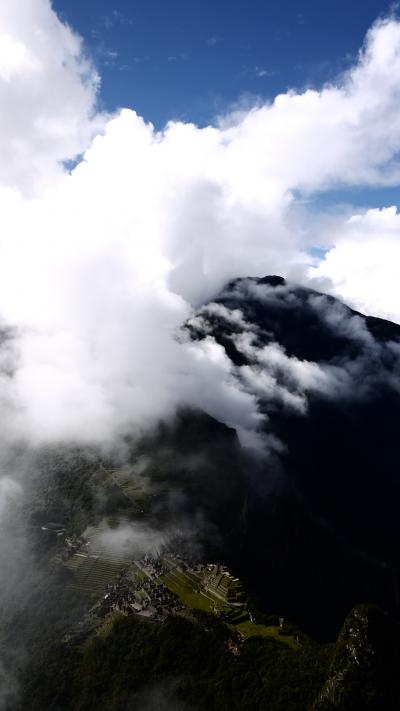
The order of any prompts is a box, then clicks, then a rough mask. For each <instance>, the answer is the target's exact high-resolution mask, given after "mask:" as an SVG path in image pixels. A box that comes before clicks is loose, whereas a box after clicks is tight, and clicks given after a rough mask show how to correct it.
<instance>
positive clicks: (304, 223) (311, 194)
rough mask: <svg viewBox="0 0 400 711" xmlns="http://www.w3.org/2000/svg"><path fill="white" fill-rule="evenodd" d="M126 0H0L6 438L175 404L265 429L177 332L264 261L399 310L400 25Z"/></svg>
mask: <svg viewBox="0 0 400 711" xmlns="http://www.w3.org/2000/svg"><path fill="white" fill-rule="evenodd" d="M129 7H130V10H131V12H129V11H128V10H129V8H128V6H126V5H125V6H122V5H121V6H116V5H115V4H113V5H112V6H110V5H102V4H101V3H99V2H96V3H95V2H93V3H89V2H88V3H85V4H82V3H80V4H78V3H73V2H68V3H64V4H63V5H60V4H59V3H58V2H57V3H54V4H53V5H52V4H51V3H50V2H49V0H14V1H13V3H9V2H8V0H0V106H1V107H2V111H1V112H0V323H1V326H2V328H3V329H7V332H8V334H9V338H8V340H7V341H6V343H5V344H4V345H3V348H2V349H1V351H0V386H1V387H0V392H1V393H2V397H0V414H1V417H2V421H3V422H5V423H6V425H5V426H4V428H3V431H2V435H1V436H2V438H3V439H5V440H7V441H11V442H12V441H15V440H16V439H17V440H18V439H19V438H21V437H22V438H27V439H28V440H30V441H32V442H34V443H36V444H37V443H40V442H42V441H59V440H60V439H61V440H65V439H66V440H68V441H71V440H73V441H75V440H79V441H97V442H98V441H101V442H105V441H106V440H113V439H115V437H117V436H118V435H119V434H121V433H126V432H127V431H128V432H131V431H132V430H135V428H136V429H140V428H141V427H145V426H147V425H148V424H151V423H154V422H155V421H157V419H159V418H164V417H170V416H171V415H173V414H174V412H176V410H177V409H178V408H179V407H181V406H182V405H185V406H195V407H200V408H201V409H203V410H205V411H206V412H208V413H209V414H210V415H212V416H214V417H216V418H217V419H219V420H221V421H223V422H226V423H227V424H229V425H230V426H232V427H235V428H236V430H237V431H238V433H239V435H240V437H241V440H242V441H243V442H245V443H246V444H247V445H249V446H250V445H251V446H252V445H254V446H258V445H257V442H258V434H259V425H260V418H261V415H260V412H259V409H258V404H257V394H256V391H255V390H254V389H253V390H252V389H249V388H248V387H247V385H246V383H245V382H244V381H243V379H241V378H240V377H238V373H236V372H233V370H232V364H231V363H230V361H229V359H228V358H227V357H226V354H225V353H224V351H223V349H221V348H220V347H219V346H218V344H217V343H216V342H215V341H214V340H213V339H212V338H211V337H209V338H206V339H205V340H204V341H203V342H201V343H197V344H194V343H191V342H188V341H187V340H186V341H185V339H184V337H183V336H182V332H181V331H180V328H181V326H182V324H183V323H184V322H185V321H186V320H187V319H188V318H190V317H191V316H192V315H193V312H194V311H195V310H196V309H198V308H199V307H201V305H202V304H204V303H206V302H208V301H209V300H212V299H213V298H214V297H215V296H216V294H218V293H219V291H220V290H221V289H222V288H223V287H224V285H225V284H226V283H227V282H228V281H229V280H230V279H232V278H235V277H240V276H264V275H265V274H274V273H275V274H280V275H282V276H284V277H286V278H288V279H289V280H290V281H291V282H293V283H301V284H305V285H307V286H310V287H312V288H315V289H317V290H320V291H322V292H324V293H329V294H332V295H334V296H336V297H338V298H340V299H342V300H343V301H344V302H346V303H347V304H348V305H350V306H352V307H354V308H356V309H358V310H359V311H361V312H364V313H367V314H371V315H375V316H380V317H383V318H389V319H392V320H394V321H397V322H400V300H399V298H398V296H399V287H398V284H399V276H400V274H399V265H400V214H399V213H398V211H397V203H398V201H397V194H398V188H399V185H400V160H399V156H400V21H399V19H398V16H397V15H396V12H395V10H391V11H390V12H388V11H387V8H386V6H385V5H378V4H376V3H372V2H370V3H368V2H365V3H362V4H361V5H360V8H357V12H356V11H352V10H349V9H348V8H347V7H346V6H345V5H344V3H339V2H336V3H332V4H330V3H328V2H324V3H319V4H316V3H315V4H313V3H307V8H306V9H304V10H302V9H300V10H299V7H298V6H295V5H294V4H290V3H284V2H280V3H279V4H278V3H270V4H269V5H268V6H266V5H265V3H263V4H261V3H260V4H257V3H253V4H251V3H250V4H249V3H246V7H245V6H244V4H243V5H242V4H240V3H236V4H234V5H233V6H231V5H230V6H229V7H228V6H224V5H223V4H221V3H218V9H215V8H214V9H213V8H211V9H210V8H207V5H204V4H202V5H201V6H198V7H197V6H196V8H197V9H196V12H191V13H190V15H188V11H187V4H185V5H183V3H182V5H179V4H177V3H175V4H174V3H169V4H168V5H166V4H163V5H162V14H161V15H158V14H157V12H156V8H154V6H151V4H150V3H147V4H146V5H145V4H142V5H139V4H136V5H135V6H134V10H135V11H134V12H133V11H132V7H133V6H132V5H129ZM266 7H267V8H269V9H268V11H267V10H266V9H265V8H266ZM321 7H323V9H324V12H323V13H322V12H321ZM313 8H314V9H313ZM167 10H168V12H167ZM208 10H209V11H208ZM196 13H197V14H196ZM216 13H217V14H216ZM110 53H111V54H110ZM135 57H137V58H138V60H140V61H135V59H134V58H135ZM146 57H149V59H146ZM216 58H218V61H216ZM121 67H126V68H122V69H121ZM257 74H258V75H259V76H257ZM288 87H289V88H288ZM269 355H270V357H272V355H271V354H269ZM296 367H297V366H296Z"/></svg>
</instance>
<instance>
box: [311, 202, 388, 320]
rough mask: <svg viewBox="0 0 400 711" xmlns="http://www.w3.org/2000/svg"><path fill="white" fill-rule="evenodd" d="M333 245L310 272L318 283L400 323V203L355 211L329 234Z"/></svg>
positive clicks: (365, 310)
mask: <svg viewBox="0 0 400 711" xmlns="http://www.w3.org/2000/svg"><path fill="white" fill-rule="evenodd" d="M330 237H331V240H332V243H333V244H334V247H332V249H331V250H329V252H327V254H326V255H325V258H324V259H323V261H322V262H321V263H320V264H319V265H318V266H317V267H314V268H312V269H310V271H309V277H310V278H311V279H312V280H315V285H316V287H317V288H318V287H320V288H321V289H322V290H323V291H329V292H331V293H332V294H334V295H336V296H340V297H341V298H342V299H344V301H346V302H347V303H348V304H349V305H351V306H353V307H354V308H356V309H358V310H360V311H361V312H363V313H366V314H370V315H374V316H381V317H382V318H388V319H390V320H393V321H396V322H397V323H400V298H399V290H400V215H399V214H398V212H397V210H396V208H395V207H389V208H384V209H382V210H368V211H367V212H366V213H364V214H360V215H354V216H353V217H352V218H350V219H349V220H347V222H346V223H345V224H344V225H341V227H340V231H339V230H337V232H336V233H333V234H331V235H330Z"/></svg>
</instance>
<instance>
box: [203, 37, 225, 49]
mask: <svg viewBox="0 0 400 711" xmlns="http://www.w3.org/2000/svg"><path fill="white" fill-rule="evenodd" d="M223 41H224V38H223V37H221V35H211V37H208V38H207V39H206V44H208V46H209V47H215V45H216V44H220V42H223Z"/></svg>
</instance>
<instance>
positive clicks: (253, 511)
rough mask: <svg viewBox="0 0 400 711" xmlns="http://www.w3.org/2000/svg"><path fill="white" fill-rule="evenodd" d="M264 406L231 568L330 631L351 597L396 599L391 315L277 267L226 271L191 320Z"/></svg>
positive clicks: (396, 332) (275, 603) (399, 523)
mask: <svg viewBox="0 0 400 711" xmlns="http://www.w3.org/2000/svg"><path fill="white" fill-rule="evenodd" d="M187 329H188V331H189V333H190V335H191V337H192V338H193V339H203V338H206V337H213V338H214V339H215V340H216V341H217V342H218V343H219V344H220V345H221V346H222V347H223V348H224V349H225V352H226V355H227V356H228V358H229V359H230V361H231V364H232V376H233V377H235V378H236V379H237V380H238V382H239V383H240V385H241V387H242V388H244V389H245V390H247V391H248V392H250V393H252V394H254V395H255V397H256V398H257V400H258V407H259V410H260V411H261V412H262V413H263V414H264V415H265V420H264V426H263V431H264V434H265V448H266V457H265V458H264V460H263V461H261V463H260V462H258V464H255V465H254V466H253V467H252V468H251V471H250V475H251V477H252V480H253V487H252V490H253V493H252V494H251V495H250V496H249V501H248V505H247V508H246V517H245V521H243V522H242V544H241V547H240V549H238V550H237V556H238V560H237V561H236V562H237V564H238V566H239V569H240V573H241V575H242V576H243V577H244V579H246V580H247V582H248V583H249V584H250V586H251V588H252V589H255V590H257V591H258V593H259V595H260V599H262V603H263V605H266V606H267V608H268V609H275V610H278V609H279V610H281V611H284V612H285V613H286V614H288V616H289V617H291V618H292V619H295V620H297V621H298V622H299V623H300V624H302V625H304V626H305V627H306V628H308V629H309V630H310V631H312V632H313V634H317V635H320V636H322V637H324V636H331V635H332V634H333V633H334V632H335V631H336V630H337V629H339V627H340V624H341V622H342V620H343V618H344V617H345V615H346V614H347V613H348V612H349V610H350V609H351V608H352V607H353V606H354V605H356V604H357V603H360V602H370V603H377V604H379V605H381V606H383V607H384V608H386V609H389V610H390V611H391V612H392V613H394V614H398V612H399V608H398V605H399V597H398V591H399V569H400V560H399V550H400V549H399V542H400V517H399V516H398V502H399V500H400V499H399V493H400V477H399V471H398V422H399V421H400V397H399V391H400V390H399V382H400V379H399V374H400V366H399V355H400V326H398V325H395V324H393V323H390V322H388V321H384V320H381V319H377V318H368V317H365V316H362V315H361V314H359V313H357V312H355V311H352V310H351V309H349V308H348V307H346V306H345V305H343V304H342V303H341V302H339V301H337V300H336V299H334V298H332V297H328V296H324V295H322V294H318V293H317V292H315V291H312V290H310V289H306V288H302V287H298V286H292V285H289V284H286V282H285V281H284V280H283V279H281V278H280V277H266V278H263V279H255V278H247V279H238V280H235V281H233V282H231V283H230V284H228V286H227V287H226V288H225V289H224V290H223V292H222V293H221V294H220V296H219V297H218V298H216V299H215V300H214V301H213V302H212V303H209V304H207V305H205V306H204V307H202V308H201V309H200V310H199V311H198V313H197V314H196V315H195V316H194V317H193V318H192V319H191V320H190V321H189V323H188V324H187Z"/></svg>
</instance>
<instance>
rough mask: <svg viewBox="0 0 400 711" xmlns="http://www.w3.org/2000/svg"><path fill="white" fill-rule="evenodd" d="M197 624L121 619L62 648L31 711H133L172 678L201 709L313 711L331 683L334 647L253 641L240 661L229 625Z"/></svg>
mask: <svg viewBox="0 0 400 711" xmlns="http://www.w3.org/2000/svg"><path fill="white" fill-rule="evenodd" d="M193 617H194V619H193V621H191V620H189V619H185V618H182V617H179V616H178V617H170V618H168V619H167V621H166V622H165V623H164V624H163V625H156V624H151V623H146V622H143V621H139V620H138V619H137V618H136V617H135V616H132V617H122V616H113V618H112V620H111V622H106V623H105V624H102V626H101V633H100V634H94V635H93V634H89V636H88V637H87V638H86V640H82V639H81V638H77V640H76V641H75V642H74V643H73V642H70V643H69V644H64V645H57V646H56V647H54V648H53V649H51V650H50V651H49V652H48V653H47V654H46V656H45V657H42V658H41V659H38V660H37V669H36V670H32V671H33V673H31V674H30V677H29V680H28V683H27V686H26V698H27V699H28V698H29V709H30V711H43V709H46V711H59V710H60V709H63V711H105V710H106V709H107V711H125V709H126V707H127V702H128V699H129V698H131V695H132V694H133V693H134V692H137V691H139V690H140V689H146V688H147V689H148V688H151V687H152V685H153V684H156V683H158V682H159V681H160V680H161V679H171V678H172V679H177V680H178V684H177V691H176V694H177V696H178V698H179V699H181V700H183V701H185V702H186V703H187V704H189V708H193V709H209V710H210V711H245V710H246V711H263V710H265V711H267V710H268V711H308V709H309V708H310V706H311V704H312V702H313V701H314V699H315V697H316V695H317V693H318V691H319V689H320V688H321V686H322V684H323V681H324V679H325V676H326V670H327V666H328V663H329V658H330V649H329V648H328V647H322V646H319V645H316V644H310V645H307V646H305V647H304V648H302V649H300V650H299V651H294V650H293V649H291V648H290V647H289V646H287V645H285V644H282V643H281V642H278V641H277V640H276V639H273V638H272V637H253V638H251V639H248V640H247V641H245V642H244V643H243V645H242V646H241V650H240V654H239V656H235V655H234V654H232V653H231V652H230V651H229V647H228V640H229V638H230V631H229V630H228V628H227V627H226V625H224V624H223V623H222V622H220V621H219V620H218V619H216V617H215V616H213V615H208V614H206V613H202V612H200V611H198V612H196V613H194V615H193ZM21 708H27V707H26V706H25V707H23V706H22V707H21Z"/></svg>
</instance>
